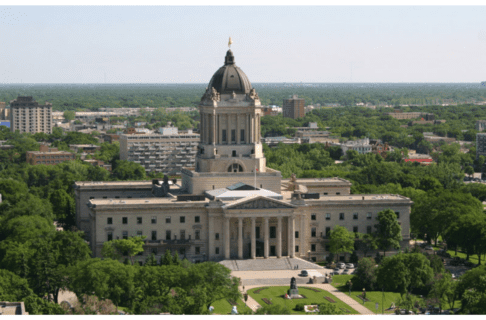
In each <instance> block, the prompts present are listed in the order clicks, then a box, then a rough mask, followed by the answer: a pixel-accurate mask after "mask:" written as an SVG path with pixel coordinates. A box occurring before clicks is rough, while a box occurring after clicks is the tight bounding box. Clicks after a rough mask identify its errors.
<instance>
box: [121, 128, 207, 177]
mask: <svg viewBox="0 0 486 320" xmlns="http://www.w3.org/2000/svg"><path fill="white" fill-rule="evenodd" d="M170 129H177V128H170ZM162 132H163V134H156V133H151V134H138V133H127V134H121V135H120V159H121V160H128V161H133V162H135V163H138V164H140V165H142V166H143V167H145V171H146V172H162V173H165V174H179V173H180V172H181V169H182V167H194V165H195V158H196V153H197V144H198V142H199V135H198V134H195V133H190V134H179V133H178V132H177V133H175V130H170V131H162Z"/></svg>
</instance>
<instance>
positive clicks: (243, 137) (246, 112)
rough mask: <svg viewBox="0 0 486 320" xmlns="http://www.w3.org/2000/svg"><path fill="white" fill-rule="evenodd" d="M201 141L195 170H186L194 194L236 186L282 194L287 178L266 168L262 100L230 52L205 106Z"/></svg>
mask: <svg viewBox="0 0 486 320" xmlns="http://www.w3.org/2000/svg"><path fill="white" fill-rule="evenodd" d="M199 112H200V115H201V122H200V142H199V145H198V149H197V155H196V165H195V168H189V167H186V168H183V169H182V170H181V176H182V187H183V188H184V189H185V190H186V191H187V192H188V193H192V194H202V193H204V192H205V191H207V190H211V189H218V188H224V187H227V186H230V185H232V184H234V183H236V182H241V183H245V184H248V185H251V186H254V187H259V188H264V189H268V190H271V191H273V192H278V193H280V182H281V179H282V176H281V174H280V172H279V171H277V170H272V169H269V168H267V167H266V161H265V156H264V155H263V149H262V143H261V137H260V118H261V115H262V109H261V104H260V98H259V97H258V94H257V93H256V91H255V89H254V88H252V86H251V83H250V80H248V77H247V76H246V75H245V73H244V72H243V71H242V70H241V69H240V68H238V67H237V66H236V65H235V57H234V56H233V52H232V51H231V50H228V52H227V53H226V57H225V61H224V65H223V66H222V67H221V68H219V69H218V70H217V71H216V72H215V73H214V75H213V77H212V78H211V80H210V81H209V86H208V88H207V89H206V92H205V93H204V95H203V97H202V98H201V102H200V104H199Z"/></svg>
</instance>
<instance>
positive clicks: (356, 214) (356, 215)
mask: <svg viewBox="0 0 486 320" xmlns="http://www.w3.org/2000/svg"><path fill="white" fill-rule="evenodd" d="M353 220H358V213H357V212H355V213H353Z"/></svg>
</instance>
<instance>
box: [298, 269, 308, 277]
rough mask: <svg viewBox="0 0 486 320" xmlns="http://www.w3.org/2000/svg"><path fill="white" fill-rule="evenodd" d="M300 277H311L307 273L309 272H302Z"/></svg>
mask: <svg viewBox="0 0 486 320" xmlns="http://www.w3.org/2000/svg"><path fill="white" fill-rule="evenodd" d="M300 275H301V276H303V277H308V276H309V273H308V272H307V270H302V271H301V272H300Z"/></svg>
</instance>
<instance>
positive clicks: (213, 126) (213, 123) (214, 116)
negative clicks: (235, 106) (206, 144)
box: [211, 113, 217, 145]
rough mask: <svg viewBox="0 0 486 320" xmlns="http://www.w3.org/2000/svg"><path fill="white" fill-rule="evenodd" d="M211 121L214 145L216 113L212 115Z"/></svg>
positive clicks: (214, 142)
mask: <svg viewBox="0 0 486 320" xmlns="http://www.w3.org/2000/svg"><path fill="white" fill-rule="evenodd" d="M212 118H213V121H212V125H211V128H213V145H214V144H216V127H217V125H216V113H213V116H212Z"/></svg>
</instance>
